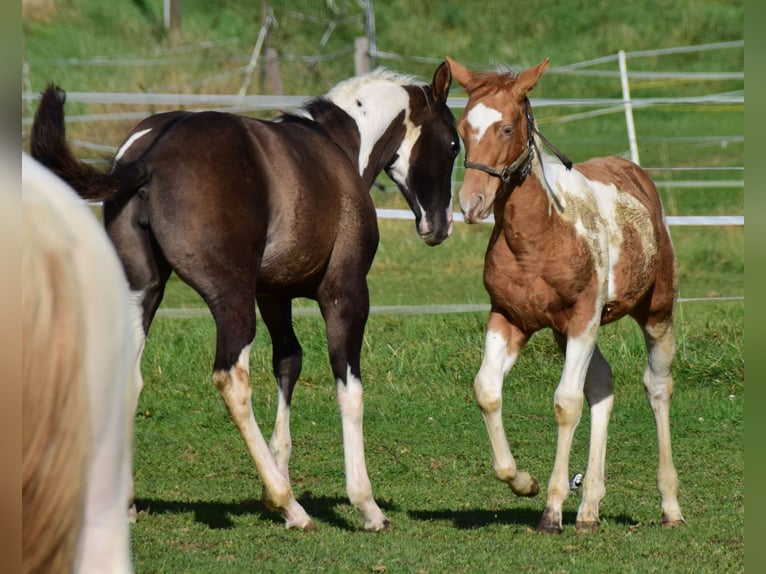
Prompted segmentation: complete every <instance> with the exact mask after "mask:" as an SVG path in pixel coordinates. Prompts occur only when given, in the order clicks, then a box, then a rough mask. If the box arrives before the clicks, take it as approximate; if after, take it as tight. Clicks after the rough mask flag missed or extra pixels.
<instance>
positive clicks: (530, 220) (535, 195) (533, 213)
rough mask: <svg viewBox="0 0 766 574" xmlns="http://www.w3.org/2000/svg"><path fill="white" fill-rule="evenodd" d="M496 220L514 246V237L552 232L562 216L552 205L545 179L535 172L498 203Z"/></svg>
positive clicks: (496, 203)
mask: <svg viewBox="0 0 766 574" xmlns="http://www.w3.org/2000/svg"><path fill="white" fill-rule="evenodd" d="M495 221H496V222H498V223H500V224H501V225H502V229H503V230H504V232H505V233H506V234H507V235H508V241H509V244H511V243H512V242H513V239H514V238H516V239H518V238H528V237H542V236H544V235H546V234H547V233H549V232H552V230H554V229H555V228H556V227H557V225H559V224H560V223H561V221H562V217H561V215H560V214H559V212H558V211H557V209H556V208H555V207H554V205H553V203H552V202H551V198H550V196H549V193H548V191H547V190H546V185H545V183H544V181H543V180H542V176H541V175H540V174H538V173H537V170H533V171H532V173H530V174H529V175H527V177H526V178H524V181H523V182H522V183H521V184H520V185H517V186H516V187H514V188H512V189H511V190H510V193H509V194H508V195H507V196H506V197H505V198H503V199H502V200H501V201H497V200H496V201H495Z"/></svg>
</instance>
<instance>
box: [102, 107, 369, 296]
mask: <svg viewBox="0 0 766 574" xmlns="http://www.w3.org/2000/svg"><path fill="white" fill-rule="evenodd" d="M147 130H149V131H147ZM118 153H121V156H120V157H119V158H118V160H117V162H116V166H117V167H116V170H122V171H123V172H125V171H130V170H131V169H132V166H131V162H134V161H139V160H140V163H141V169H142V170H144V171H145V172H146V181H145V184H144V186H143V188H144V193H143V197H144V198H145V199H144V201H145V207H144V208H142V209H145V213H146V216H145V217H146V220H147V221H148V224H149V226H150V227H151V229H152V233H153V235H154V236H155V237H156V238H157V241H158V243H159V245H160V246H161V248H162V251H163V254H164V255H165V256H166V257H167V259H168V261H169V262H170V264H171V266H172V267H173V268H174V270H176V272H177V273H178V274H179V275H180V276H181V277H182V278H184V279H185V280H188V281H191V282H195V281H198V280H197V279H195V277H199V273H198V271H199V270H200V269H210V270H211V274H213V273H214V274H216V275H217V276H218V277H221V276H222V274H226V273H229V272H236V273H238V274H239V276H240V278H245V277H249V278H248V279H246V282H248V283H250V282H251V281H252V282H254V281H255V275H254V273H256V272H257V275H258V283H259V285H260V287H259V290H263V289H267V290H273V289H282V290H283V289H286V288H289V287H290V284H291V283H300V284H305V282H306V281H305V280H306V276H308V275H310V276H315V277H319V276H320V275H321V274H322V272H323V270H324V269H326V267H327V265H328V262H329V260H330V258H331V256H332V254H333V253H334V252H335V251H336V250H337V243H338V239H339V238H340V237H343V236H346V235H347V236H349V238H352V237H353V239H350V241H349V243H353V242H355V243H358V242H359V240H360V239H363V238H371V240H370V241H371V242H373V243H375V244H377V235H376V233H377V226H376V222H375V213H374V205H373V204H372V200H371V198H370V196H369V193H367V190H365V189H364V184H363V181H362V179H361V177H360V176H359V174H358V173H357V172H356V171H355V167H354V165H353V164H352V163H351V162H350V160H349V158H348V156H346V155H345V154H344V153H343V152H342V151H341V149H340V148H339V147H338V146H337V145H335V144H334V143H333V142H332V141H331V140H330V139H329V138H328V137H327V136H326V134H325V133H324V132H323V131H322V130H321V129H320V128H318V126H316V125H314V124H312V122H311V121H309V120H307V121H305V122H298V121H295V122H284V123H283V122H270V121H262V120H257V119H254V118H247V117H244V116H238V115H234V114H227V113H222V112H199V113H179V114H177V115H172V116H171V115H166V116H163V117H162V118H158V119H157V120H154V121H152V120H151V118H149V119H147V120H145V121H144V122H142V123H141V124H139V125H138V126H136V128H134V130H133V131H132V132H131V135H130V136H128V138H127V139H126V142H125V144H123V146H122V147H121V148H120V152H118ZM179 238H182V239H179ZM233 245H234V246H237V249H236V250H232V246H233ZM297 253H301V256H300V257H296V254H297ZM201 281H202V282H203V283H204V282H205V281H207V280H201ZM309 283H310V282H309ZM192 285H193V286H194V287H195V288H198V289H202V290H204V289H206V284H201V283H200V284H195V283H192Z"/></svg>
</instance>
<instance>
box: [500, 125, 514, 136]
mask: <svg viewBox="0 0 766 574" xmlns="http://www.w3.org/2000/svg"><path fill="white" fill-rule="evenodd" d="M500 133H501V134H502V135H504V136H509V135H511V134H512V133H513V126H512V125H505V126H503V129H502V130H500Z"/></svg>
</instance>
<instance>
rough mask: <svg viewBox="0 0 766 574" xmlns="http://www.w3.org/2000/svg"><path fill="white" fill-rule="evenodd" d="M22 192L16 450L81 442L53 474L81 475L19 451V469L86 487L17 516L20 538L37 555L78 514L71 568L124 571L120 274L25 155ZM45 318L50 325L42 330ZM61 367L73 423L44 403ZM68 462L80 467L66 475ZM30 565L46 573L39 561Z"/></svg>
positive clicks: (126, 318)
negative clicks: (73, 400) (45, 430)
mask: <svg viewBox="0 0 766 574" xmlns="http://www.w3.org/2000/svg"><path fill="white" fill-rule="evenodd" d="M22 189H23V192H22V206H23V221H24V254H23V262H24V267H23V278H24V288H25V289H24V301H23V308H24V316H25V320H24V337H25V346H24V353H23V364H24V373H25V380H24V390H23V395H24V397H25V398H24V405H23V407H24V415H23V420H24V427H25V428H24V435H25V437H27V438H28V440H29V442H28V443H27V442H26V439H25V444H30V445H31V444H33V443H34V442H35V441H37V442H36V444H38V447H39V448H43V449H48V450H50V451H56V452H59V453H67V452H68V449H70V448H72V447H74V446H75V445H74V443H73V442H69V441H68V440H67V437H70V438H71V437H78V438H77V440H78V441H80V440H84V441H86V443H87V444H86V445H85V447H84V451H83V453H84V454H83V455H81V456H80V457H79V459H78V457H77V456H72V457H67V456H63V457H62V458H61V460H60V461H59V463H60V464H62V465H63V467H62V469H60V470H59V473H62V474H63V473H64V472H65V470H66V471H67V472H73V473H78V472H79V473H84V474H85V476H83V477H82V481H81V482H80V484H79V486H78V485H77V483H71V484H64V483H62V481H61V476H60V475H59V473H57V472H55V471H54V472H53V473H52V474H49V475H45V474H40V468H41V467H36V464H37V462H39V461H35V460H33V459H32V451H28V452H29V455H30V456H29V457H26V458H25V461H24V465H25V473H26V472H27V469H28V470H29V475H28V476H29V480H30V482H29V485H30V486H29V489H30V490H29V492H33V491H34V490H32V489H33V488H34V489H37V492H43V491H44V489H46V488H50V485H48V484H47V483H46V482H45V481H46V480H50V481H52V484H56V485H57V487H58V488H59V489H64V488H78V487H79V488H83V485H86V486H85V487H84V488H85V490H84V491H83V492H82V493H81V495H77V496H74V497H71V496H70V499H69V502H70V504H71V505H72V506H71V507H70V508H63V507H61V506H60V504H59V503H58V502H57V501H55V500H54V501H48V502H42V503H41V504H40V505H38V506H37V507H36V508H35V510H34V512H33V511H32V510H31V509H30V513H29V514H25V516H24V521H25V530H26V528H27V527H28V528H30V532H37V533H38V534H40V535H41V536H42V539H39V540H29V541H27V540H24V542H25V548H26V547H27V543H28V544H29V545H30V552H33V550H32V545H36V546H37V548H38V549H39V548H43V547H45V545H49V544H51V542H52V540H51V539H50V538H47V537H48V536H49V535H50V533H52V532H55V530H56V528H57V521H60V520H61V519H62V517H64V516H67V515H77V514H79V513H83V514H82V517H83V518H82V525H81V526H79V527H77V528H76V529H75V534H76V536H75V539H76V540H77V548H76V557H75V564H76V569H77V571H81V572H105V571H110V572H125V571H130V570H131V565H130V547H129V530H128V528H129V526H128V523H127V507H128V499H129V496H130V480H131V474H130V473H131V447H132V420H133V418H132V417H133V409H134V408H135V393H136V390H137V389H136V384H135V379H134V377H135V371H134V367H133V361H134V360H135V356H134V352H133V337H132V321H131V318H130V311H129V306H128V293H127V285H126V281H125V277H124V273H123V271H122V267H121V265H120V263H119V261H118V259H117V257H116V254H115V253H114V250H113V248H112V246H111V244H110V243H109V240H108V238H107V237H106V235H105V233H104V230H103V229H102V228H101V226H100V225H99V223H98V222H97V220H96V218H95V217H93V215H92V214H91V213H89V212H88V209H87V208H86V207H85V206H84V205H83V204H82V201H81V200H80V199H79V198H78V197H77V196H76V194H75V193H74V192H73V191H72V190H71V189H70V188H69V187H68V186H67V185H65V184H64V183H63V182H62V181H61V180H59V179H58V178H57V177H55V176H54V175H53V174H51V173H50V172H48V170H47V169H45V168H43V167H42V166H41V165H40V164H39V163H37V162H35V161H34V160H32V159H31V158H29V157H28V156H23V157H22ZM57 313H66V314H67V315H68V316H69V318H70V320H69V321H62V322H56V321H55V318H56V316H57ZM51 320H54V321H53V323H51V324H46V322H47V321H51ZM26 343H28V344H26ZM69 361H75V362H76V363H79V368H77V367H70V370H69V371H68V372H70V373H71V380H70V381H69V382H70V383H71V385H72V386H73V387H74V388H79V392H81V393H82V398H83V401H84V402H83V403H82V404H81V405H80V407H79V408H80V409H81V412H82V414H83V415H84V416H81V417H76V418H75V417H73V418H62V417H66V413H65V412H64V411H63V410H62V409H59V408H58V407H57V406H56V405H51V404H49V403H47V401H50V400H52V399H55V397H56V392H55V390H54V389H57V388H58V385H60V384H62V377H61V374H60V372H59V371H58V369H57V368H56V367H55V365H56V364H57V363H62V364H63V363H66V362H69ZM46 363H47V364H48V365H49V368H47V369H42V370H40V368H39V365H41V364H46ZM27 374H29V375H30V376H29V377H27V376H26V375H27ZM73 392H74V391H73ZM72 396H74V394H73V395H72ZM41 417H45V423H46V425H52V427H49V428H53V427H55V428H58V429H60V430H61V431H62V433H63V434H56V435H49V436H40V435H36V434H35V433H37V432H39V427H38V426H37V425H38V424H39V423H40V422H41V420H42V419H41ZM65 433H69V434H65ZM41 441H42V446H40V445H41ZM83 456H84V460H83ZM78 460H79V464H80V465H82V464H83V463H84V464H85V467H84V468H80V469H79V470H77V469H72V468H71V467H72V466H73V465H74V466H77V464H78V462H77V461H78ZM25 486H26V483H25ZM22 498H24V496H22ZM83 503H84V510H82V509H83V506H82V505H83ZM51 504H56V505H57V506H51ZM41 521H42V522H41ZM41 525H42V526H41ZM46 533H47V534H46ZM70 542H71V541H70ZM61 550H62V549H61V548H59V549H55V548H49V554H48V556H47V557H46V556H45V555H44V554H45V553H43V555H41V554H36V555H35V556H37V559H39V558H40V557H41V556H42V558H43V559H45V560H47V559H49V558H53V557H55V555H56V554H57V553H58V552H60V551H61ZM36 552H38V553H39V552H40V551H39V550H37V551H36ZM30 556H32V554H30ZM25 558H26V553H25ZM32 559H35V558H32ZM39 566H40V567H41V568H42V569H43V570H45V569H47V566H46V565H45V564H40V565H39Z"/></svg>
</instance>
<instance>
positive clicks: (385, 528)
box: [364, 518, 394, 532]
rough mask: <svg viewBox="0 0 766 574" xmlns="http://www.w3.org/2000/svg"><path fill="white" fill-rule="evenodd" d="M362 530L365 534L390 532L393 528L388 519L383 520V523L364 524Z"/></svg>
mask: <svg viewBox="0 0 766 574" xmlns="http://www.w3.org/2000/svg"><path fill="white" fill-rule="evenodd" d="M364 529H365V530H366V531H367V532H391V531H392V530H393V529H394V527H393V526H392V525H391V521H390V520H389V519H388V518H384V519H383V522H367V523H365V525H364Z"/></svg>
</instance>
